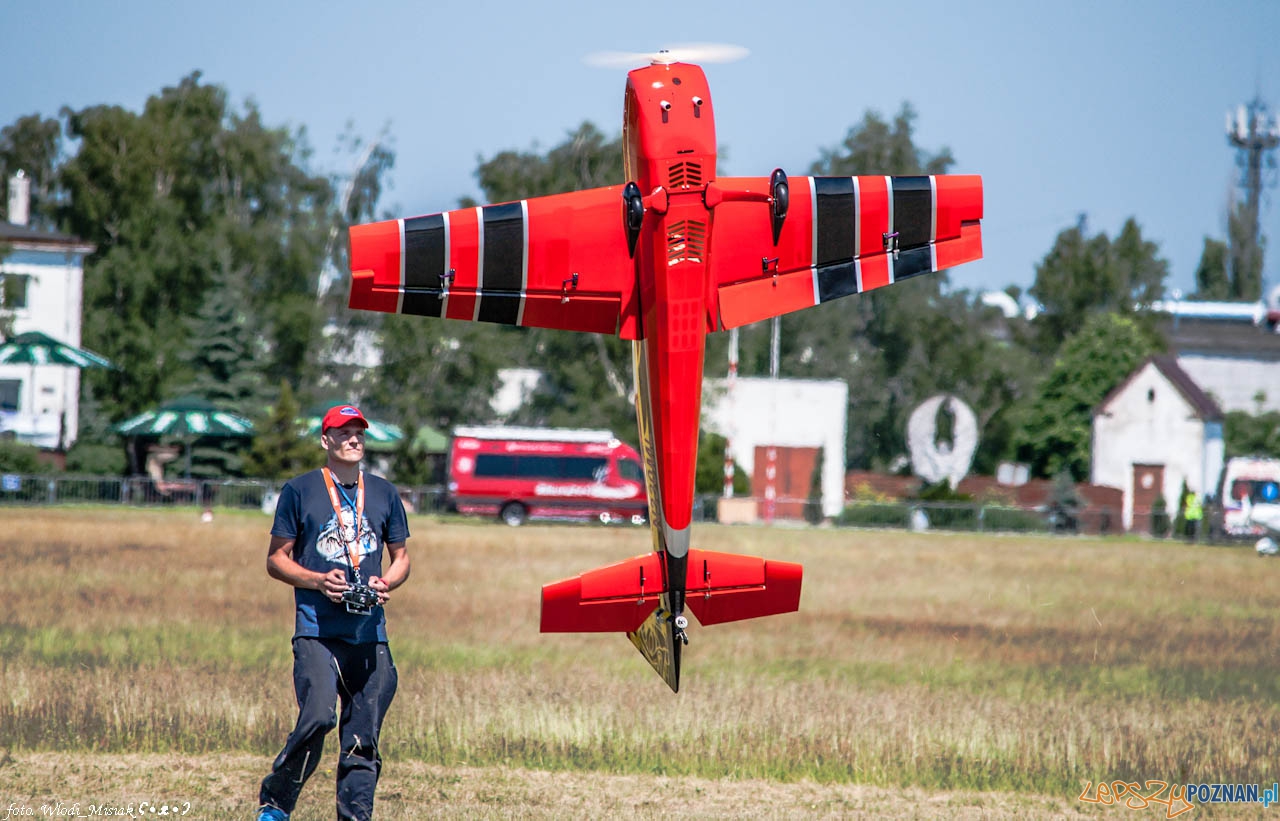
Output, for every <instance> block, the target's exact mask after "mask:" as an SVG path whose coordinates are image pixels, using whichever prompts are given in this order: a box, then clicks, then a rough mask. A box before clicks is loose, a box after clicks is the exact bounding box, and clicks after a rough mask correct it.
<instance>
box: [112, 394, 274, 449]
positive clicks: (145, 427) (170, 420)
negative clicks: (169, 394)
mask: <svg viewBox="0 0 1280 821" xmlns="http://www.w3.org/2000/svg"><path fill="white" fill-rule="evenodd" d="M115 431H116V433H119V434H121V435H123V436H177V437H182V436H187V437H192V438H199V437H201V436H219V437H230V438H240V439H248V438H249V437H251V436H253V422H250V421H249V420H248V419H246V418H244V417H243V416H240V415H239V414H236V413H231V412H229V411H223V410H218V408H217V407H216V406H215V405H214V404H213V403H212V402H208V401H206V400H204V399H200V398H198V397H195V396H183V397H180V398H178V399H174V400H172V401H170V402H165V403H164V404H163V405H161V406H160V407H158V408H156V409H155V410H149V411H146V412H145V413H140V414H138V415H137V416H135V417H133V418H132V419H126V420H124V421H123V422H121V423H120V424H118V425H116V426H115Z"/></svg>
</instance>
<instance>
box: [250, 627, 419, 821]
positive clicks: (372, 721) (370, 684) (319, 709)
mask: <svg viewBox="0 0 1280 821" xmlns="http://www.w3.org/2000/svg"><path fill="white" fill-rule="evenodd" d="M396 681H397V676H396V667H395V663H394V662H393V661H392V660H391V651H390V650H389V649H387V645H385V644H347V643H346V642H344V641H340V640H337V639H315V638H296V639H294V640H293V688H294V692H295V693H297V696H298V724H297V726H296V727H294V728H293V732H291V733H290V734H289V738H288V740H286V741H285V743H284V749H283V750H281V751H280V755H278V756H276V760H275V764H273V765H272V768H271V774H270V775H268V776H267V777H266V778H264V779H263V780H262V788H261V790H259V792H258V803H259V804H263V805H268V804H269V805H271V806H273V807H278V808H280V809H282V810H284V811H285V812H293V807H294V805H295V804H296V803H297V802H298V794H299V793H300V792H302V785H303V784H305V783H306V781H307V779H308V778H310V777H311V774H312V773H313V772H315V770H316V766H317V765H318V764H319V763H320V756H321V754H322V753H323V752H324V737H325V736H326V735H327V734H328V732H329V731H330V730H332V729H333V728H334V727H335V726H337V727H338V737H339V741H340V743H341V745H342V751H341V754H340V755H339V758H338V818H340V819H358V821H366V819H368V818H370V817H371V816H372V815H373V790H374V787H376V786H377V784H378V773H379V772H380V771H381V769H382V757H381V756H380V755H378V731H379V730H380V729H381V728H382V719H383V717H384V716H386V714H387V707H389V706H390V705H391V699H392V698H394V697H395V694H396ZM339 699H341V708H342V710H341V715H340V716H339V715H338V714H336V713H335V712H334V705H335V703H336V702H338V700H339Z"/></svg>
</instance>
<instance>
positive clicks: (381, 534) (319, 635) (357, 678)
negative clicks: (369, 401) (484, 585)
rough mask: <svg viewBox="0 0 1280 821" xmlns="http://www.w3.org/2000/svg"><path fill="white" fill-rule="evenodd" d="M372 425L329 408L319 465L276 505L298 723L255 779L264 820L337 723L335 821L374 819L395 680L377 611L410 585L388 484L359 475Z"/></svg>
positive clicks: (286, 801)
mask: <svg viewBox="0 0 1280 821" xmlns="http://www.w3.org/2000/svg"><path fill="white" fill-rule="evenodd" d="M368 427H369V423H368V422H367V421H365V418H364V416H363V415H362V414H361V413H360V410H359V409H358V408H356V407H353V406H351V405H338V406H336V407H333V408H330V409H329V411H328V412H327V413H326V414H325V415H324V419H323V421H322V422H321V424H320V431H321V433H320V445H321V446H322V447H323V448H324V449H325V452H326V453H327V454H328V456H327V458H326V460H325V466H324V467H322V468H320V469H319V470H313V471H311V472H310V473H304V474H303V475H301V476H298V477H297V478H295V479H292V480H290V481H289V482H288V483H287V484H285V486H284V488H283V489H282V490H281V491H280V498H279V500H278V502H277V503H276V518H275V523H274V524H273V525H272V527H271V544H270V546H269V547H268V548H267V573H268V574H270V576H271V577H272V578H274V579H279V580H280V581H282V582H285V583H286V584H290V585H292V586H293V587H294V602H295V603H296V619H295V629H294V634H293V687H294V691H295V693H296V695H297V699H298V723H297V725H296V726H295V727H294V729H293V732H292V733H290V734H289V738H288V740H286V741H285V745H284V749H283V750H281V751H280V755H279V756H277V757H276V760H275V764H274V765H273V766H272V769H271V774H270V775H268V776H267V777H266V778H265V779H263V781H262V787H261V789H260V791H259V793H258V803H259V804H260V805H261V809H260V810H259V812H258V819H259V821H263V820H264V819H265V821H285V819H288V817H289V813H291V812H292V811H293V808H294V805H295V804H296V803H297V801H298V794H299V793H300V792H301V791H302V785H303V784H305V783H306V780H307V779H308V778H309V777H310V776H311V774H312V773H313V772H315V769H316V766H317V765H318V764H319V762H320V755H321V753H322V752H323V750H324V738H325V735H326V734H328V732H329V731H330V730H332V729H333V728H334V726H335V725H336V726H337V727H338V736H339V741H340V744H341V752H340V755H339V758H338V818H340V819H360V821H364V820H365V819H368V818H370V817H371V816H372V814H373V792H374V788H375V787H376V786H377V783H378V774H379V771H380V770H381V769H382V758H381V756H380V755H379V754H378V733H379V731H380V730H381V728H382V719H383V717H384V716H385V715H386V712H387V707H388V706H389V705H390V704H391V699H392V698H393V697H394V696H395V692H396V680H397V678H396V668H395V664H394V663H393V662H392V660H391V652H390V650H389V649H388V647H387V632H386V620H385V618H384V615H383V606H384V605H385V604H386V603H387V601H388V600H389V599H390V598H391V591H392V590H395V589H396V588H397V587H399V586H400V585H401V584H403V583H404V581H405V579H407V578H409V553H408V551H406V550H405V540H406V539H407V538H408V537H409V527H408V524H407V522H406V519H405V512H404V505H403V504H402V503H401V502H400V495H399V494H398V493H397V492H396V489H395V487H394V486H393V485H392V484H391V483H390V482H388V481H386V480H385V479H381V478H379V477H377V476H369V475H366V474H365V472H364V471H363V470H361V468H360V462H361V460H362V459H363V458H364V435H365V429H366V428H368ZM384 545H385V546H386V553H387V556H388V557H389V560H390V561H389V562H388V563H387V565H386V568H385V570H384V568H383V554H382V551H383V546H384ZM339 700H341V713H340V715H339V714H335V712H334V704H335V702H337V701H339Z"/></svg>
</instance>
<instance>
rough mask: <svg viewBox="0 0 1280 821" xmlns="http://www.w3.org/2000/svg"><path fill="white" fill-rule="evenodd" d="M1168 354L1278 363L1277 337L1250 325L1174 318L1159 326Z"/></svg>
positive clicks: (1264, 328) (1279, 337)
mask: <svg viewBox="0 0 1280 821" xmlns="http://www.w3.org/2000/svg"><path fill="white" fill-rule="evenodd" d="M1161 330H1162V331H1163V332H1164V335H1165V338H1166V339H1168V340H1169V350H1171V351H1173V352H1174V353H1176V354H1178V355H1179V356H1187V355H1195V356H1224V357H1231V358H1244V359H1258V360H1262V361H1267V362H1275V361H1280V333H1272V332H1271V331H1270V330H1268V329H1267V326H1266V325H1261V324H1259V325H1255V324H1254V323H1253V322H1246V321H1239V320H1235V321H1232V320H1224V319H1213V318H1202V317H1185V316H1184V317H1178V318H1177V319H1169V320H1166V321H1164V322H1163V323H1162V324H1161Z"/></svg>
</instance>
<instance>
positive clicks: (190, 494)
mask: <svg viewBox="0 0 1280 821" xmlns="http://www.w3.org/2000/svg"><path fill="white" fill-rule="evenodd" d="M280 486H281V485H280V483H277V482H269V481H265V480H258V479H234V480H221V481H213V480H207V481H200V480H169V481H163V482H156V481H155V480H153V479H151V478H149V477H139V476H134V477H128V478H120V477H103V476H66V475H18V474H4V475H0V506H5V505H69V504H107V505H134V506H145V507H160V506H166V505H188V506H191V505H194V506H200V507H206V508H238V509H263V510H267V511H270V510H271V509H273V508H274V505H275V496H276V493H277V492H278V491H279V489H280ZM400 497H401V498H402V499H403V500H404V502H405V505H406V507H407V508H408V509H409V510H410V511H412V512H416V513H444V512H447V511H448V510H449V499H448V494H447V492H446V490H445V488H444V487H443V486H440V485H426V486H419V487H402V488H400ZM720 501H721V497H720V496H719V495H703V496H698V497H696V498H695V499H694V504H693V520H694V521H696V522H716V521H720V518H721V517H720V515H719V513H720V511H719V505H720ZM735 501H741V500H735ZM748 501H754V502H758V503H759V504H758V505H757V507H758V508H759V509H760V510H761V515H760V516H758V517H757V519H756V521H758V522H763V521H764V520H765V518H766V517H765V516H764V515H763V512H764V510H765V508H764V505H763V500H748ZM780 501H783V502H797V503H804V502H805V500H780ZM790 509H792V510H798V509H801V507H797V506H796V505H792V506H791V507H790ZM805 509H806V510H808V511H809V512H810V513H811V514H816V508H815V507H814V506H809V507H808V508H805ZM821 518H822V517H821V516H819V515H812V521H814V522H817V521H821ZM774 522H775V523H776V524H784V525H785V524H804V523H805V519H803V518H799V519H781V518H779V519H775V520H774ZM832 523H833V524H834V525H836V526H840V527H874V528H897V529H903V530H924V529H934V530H952V531H972V532H993V533H994V532H1019V533H1051V532H1068V533H1093V534H1107V533H1117V532H1119V531H1120V528H1121V525H1120V517H1119V515H1118V512H1117V511H1112V510H1110V509H1108V508H1084V509H1081V510H1077V511H1054V510H1043V509H1034V510H1033V509H1027V508H1017V507H1007V506H1001V505H988V504H966V503H954V502H945V503H944V502H851V503H850V504H849V505H848V506H847V507H845V509H844V510H843V511H841V513H840V515H839V516H837V517H836V518H835V519H834V520H833V521H832Z"/></svg>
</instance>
